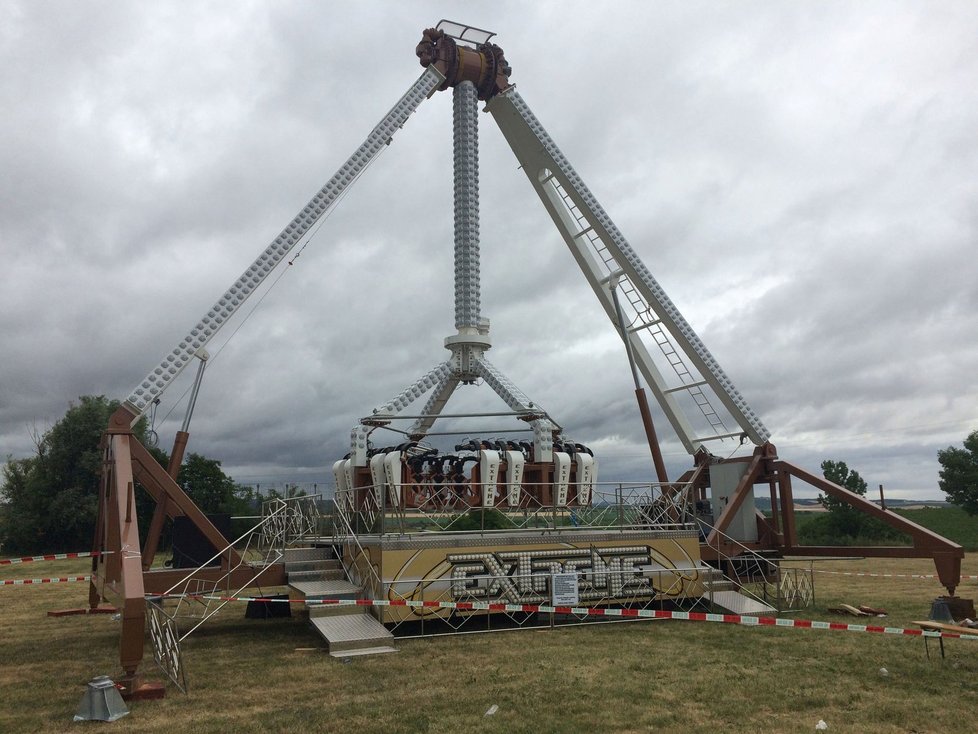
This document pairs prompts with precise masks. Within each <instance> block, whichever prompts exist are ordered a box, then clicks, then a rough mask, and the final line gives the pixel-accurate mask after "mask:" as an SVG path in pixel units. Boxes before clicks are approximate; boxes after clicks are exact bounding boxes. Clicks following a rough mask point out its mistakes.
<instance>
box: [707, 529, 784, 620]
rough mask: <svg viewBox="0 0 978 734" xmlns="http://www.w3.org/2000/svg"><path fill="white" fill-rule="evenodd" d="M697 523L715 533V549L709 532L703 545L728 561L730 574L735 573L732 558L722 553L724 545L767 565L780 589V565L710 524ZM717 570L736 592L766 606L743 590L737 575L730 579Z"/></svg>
mask: <svg viewBox="0 0 978 734" xmlns="http://www.w3.org/2000/svg"><path fill="white" fill-rule="evenodd" d="M697 522H698V523H699V524H700V525H701V526H705V528H706V529H707V530H708V531H711V530H712V531H715V532H716V534H717V544H716V546H715V547H714V546H712V545H710V543H709V538H710V532H707V533H706V534H705V535H706V538H705V539H704V541H703V543H704V544H705V545H706V547H707V548H710V549H711V550H715V551H716V553H717V556H718V557H720V558H721V559H722V560H724V561H728V567H729V568H730V569H731V571H732V572H734V573H735V574H736V572H735V571H733V569H734V566H733V561H734V556H730V555H728V554H727V553H725V552H724V551H723V548H722V546H724V545H728V546H729V545H733V546H736V547H738V548H739V549H740V551H741V552H740V553H739V554H738V555H739V556H740V555H745V554H746V555H748V556H750V557H751V560H753V561H755V562H757V561H761V562H763V563H765V564H767V565H768V566H769V567H770V568H771V569H773V571H774V574H775V578H777V579H778V588H779V589H780V587H781V566H780V564H777V563H774V562H773V561H772V560H771V559H770V558H765V557H764V556H762V555H760V554H759V553H757V552H756V551H755V550H753V549H752V548H748V547H747V546H746V545H744V544H743V543H741V542H740V541H739V540H737V539H736V538H733V537H731V536H729V535H727V534H726V533H724V532H723V531H722V530H717V529H716V528H715V527H714V526H713V525H711V524H710V523H708V522H706V521H705V520H702V519H699V518H697ZM721 536H722V538H723V540H724V541H726V542H723V543H721V540H720V538H721ZM717 570H718V571H719V572H720V575H721V576H722V577H723V578H724V579H726V580H727V581H730V582H732V583H734V584H736V586H737V590H738V591H739V592H740V593H742V594H745V595H747V596H750V597H752V598H753V599H754V600H755V601H758V602H761V603H762V604H767V602H766V601H765V600H764V599H761V598H760V597H759V596H757V594H755V593H753V592H752V591H750V590H748V589H746V588H744V583H743V581H742V580H741V579H740V576H739V574H736V575H737V578H730V577H729V576H727V574H725V573H723V571H720V570H719V569H717ZM711 596H712V595H711Z"/></svg>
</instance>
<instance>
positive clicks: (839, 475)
mask: <svg viewBox="0 0 978 734" xmlns="http://www.w3.org/2000/svg"><path fill="white" fill-rule="evenodd" d="M822 476H823V477H825V478H826V479H828V480H829V481H830V482H832V483H833V484H838V485H839V486H840V487H843V488H845V489H848V490H849V491H850V492H852V493H854V494H858V495H860V496H862V497H865V496H866V490H867V489H868V487H867V485H866V481H865V480H864V479H863V478H862V477H861V476H859V472H857V471H850V470H849V467H848V466H846V462H844V461H831V460H829V459H826V460H825V461H823V462H822ZM818 501H819V504H821V505H822V507H824V508H825V509H826V510H828V511H829V512H845V511H846V510H851V511H853V512H857V510H855V509H853V508H852V507H850V506H849V505H847V504H846V503H845V502H843V501H842V500H840V499H836V498H835V497H832V496H831V495H827V494H820V495H819V496H818ZM860 514H862V513H860Z"/></svg>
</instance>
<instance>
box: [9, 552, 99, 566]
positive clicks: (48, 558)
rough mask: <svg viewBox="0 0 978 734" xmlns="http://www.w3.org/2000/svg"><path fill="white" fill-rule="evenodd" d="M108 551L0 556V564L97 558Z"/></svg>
mask: <svg viewBox="0 0 978 734" xmlns="http://www.w3.org/2000/svg"><path fill="white" fill-rule="evenodd" d="M108 553H109V551H105V552H100V551H84V552H81V553H51V554H48V555H46V556H22V557H21V558H0V566H11V565H13V564H15V563H31V562H32V561H66V560H69V559H72V558H98V557H99V556H104V555H108Z"/></svg>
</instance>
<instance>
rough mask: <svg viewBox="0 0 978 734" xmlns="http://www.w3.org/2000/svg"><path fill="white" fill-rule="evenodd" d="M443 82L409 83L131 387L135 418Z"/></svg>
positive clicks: (437, 77)
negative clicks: (191, 325) (347, 154)
mask: <svg viewBox="0 0 978 734" xmlns="http://www.w3.org/2000/svg"><path fill="white" fill-rule="evenodd" d="M444 80H445V77H444V75H443V74H442V73H441V72H440V71H438V70H437V69H436V68H435V67H434V66H431V67H429V68H428V69H426V70H425V72H424V73H423V74H422V75H421V76H420V77H419V78H418V80H417V81H416V82H415V83H414V84H412V85H411V88H410V89H409V90H408V91H407V93H406V94H405V95H404V96H403V97H401V99H400V100H399V101H398V102H397V104H395V105H394V107H392V108H391V110H390V111H389V112H388V113H387V114H386V115H385V116H384V118H383V119H382V120H381V121H380V123H379V124H378V125H377V126H376V127H375V128H374V129H373V130H372V131H371V132H370V135H368V136H367V139H366V140H365V141H364V142H363V144H362V145H361V146H360V147H359V148H357V149H356V151H355V152H354V153H353V155H351V156H350V157H349V158H348V159H347V161H346V163H344V164H343V165H342V166H341V167H340V169H339V170H338V171H337V172H336V173H335V174H334V176H333V177H332V178H331V179H330V180H329V182H328V183H327V184H326V185H325V186H323V188H322V189H320V190H319V191H317V192H316V195H315V196H313V197H312V199H311V200H310V201H309V203H308V204H306V206H305V207H303V209H302V211H300V212H299V213H298V214H297V215H296V216H295V218H293V220H292V221H291V222H290V223H289V225H288V226H287V227H286V228H285V229H283V230H282V232H281V233H280V234H279V235H278V237H276V238H275V239H274V240H273V241H272V243H271V244H270V245H269V246H268V247H267V248H265V250H264V251H263V252H262V253H261V254H260V255H259V256H258V257H257V258H256V259H255V261H254V262H253V263H252V264H251V266H250V267H249V268H248V269H247V270H245V271H244V273H242V274H241V276H240V277H239V278H238V279H237V280H236V281H235V282H234V283H233V284H232V285H231V287H230V288H228V289H227V291H225V293H224V295H223V296H221V297H220V298H219V299H218V300H217V303H215V304H214V305H213V306H212V307H211V309H210V310H209V311H208V312H207V313H206V314H205V315H204V317H203V318H202V319H201V320H200V321H199V322H198V323H197V325H196V326H194V328H192V329H191V330H190V332H189V333H188V334H187V335H186V336H185V337H184V338H183V339H181V340H180V342H179V344H177V346H176V347H175V348H174V349H173V351H171V352H170V353H169V354H167V355H166V356H165V357H164V358H163V360H162V361H161V362H160V364H159V366H157V367H156V368H155V369H154V370H153V371H152V372H150V373H149V374H148V375H146V377H145V378H144V379H143V380H142V382H140V383H139V385H137V386H136V388H135V389H134V390H133V391H132V393H131V394H130V395H129V397H128V398H126V405H127V407H129V409H130V410H131V411H132V412H133V413H134V414H135V416H136V418H137V419H138V418H139V417H140V416H141V415H143V413H145V412H146V411H147V410H149V407H150V405H151V404H152V403H153V401H154V400H155V399H156V398H158V397H159V396H160V395H162V394H163V391H164V390H166V388H167V387H169V385H170V384H171V383H172V382H173V380H174V379H176V377H177V376H178V375H179V374H180V373H181V372H182V371H183V370H184V368H185V367H186V366H187V365H188V364H189V363H190V360H191V359H192V358H193V356H194V355H195V354H196V353H197V350H199V349H201V348H202V347H204V346H205V345H206V344H207V343H208V342H209V341H210V340H211V338H213V336H214V335H215V334H216V333H217V332H218V330H219V329H220V328H221V327H222V326H223V325H224V324H225V323H226V322H227V320H228V319H230V318H231V316H233V315H234V313H235V312H236V311H237V310H238V309H239V308H241V306H242V305H243V304H244V302H245V300H247V298H248V296H250V295H251V294H252V293H253V292H254V291H255V289H256V288H258V286H259V285H261V283H262V282H263V281H264V280H265V279H266V278H267V277H268V276H269V275H270V274H271V272H272V271H273V270H274V269H275V267H276V266H277V265H278V264H279V263H281V262H282V260H284V259H285V257H286V256H287V255H288V254H289V252H291V251H292V249H293V248H294V247H295V246H296V245H297V244H298V243H299V242H300V241H301V240H302V238H303V237H304V236H305V235H306V234H307V233H308V232H309V230H310V229H311V228H312V226H313V225H314V224H315V223H316V222H317V221H319V219H320V218H321V217H322V216H323V215H324V214H326V212H327V211H329V210H330V208H332V206H333V205H334V204H335V203H336V202H337V201H338V200H339V198H340V196H341V195H342V193H343V192H344V191H345V190H346V189H347V187H349V185H350V184H351V183H353V182H354V181H355V180H356V179H357V177H358V176H359V175H360V174H361V173H362V172H363V171H364V169H365V168H366V167H367V165H369V163H370V162H371V161H372V160H373V159H374V158H375V157H376V156H377V154H378V153H380V152H381V151H382V150H383V149H384V147H385V146H386V145H387V144H388V143H389V142H390V141H391V138H392V136H393V135H394V133H395V132H397V130H398V129H399V128H401V127H402V126H403V125H404V123H405V122H406V121H407V119H408V117H410V116H411V113H413V112H414V111H415V110H416V109H417V108H418V105H420V104H421V102H423V101H424V100H425V99H426V98H428V97H429V96H431V94H432V93H433V92H434V91H435V90H436V89H437V88H438V86H439V85H440V84H441V83H442V82H443V81H444Z"/></svg>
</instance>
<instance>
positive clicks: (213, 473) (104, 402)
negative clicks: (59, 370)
mask: <svg viewBox="0 0 978 734" xmlns="http://www.w3.org/2000/svg"><path fill="white" fill-rule="evenodd" d="M118 407H119V403H118V401H115V400H109V399H107V398H106V397H105V396H104V395H94V396H93V395H83V396H82V397H80V398H79V399H78V402H77V403H71V404H69V406H68V410H67V412H66V413H65V414H64V416H63V417H62V418H61V419H60V420H58V422H57V423H55V424H54V426H52V427H51V429H50V430H48V431H47V432H46V433H44V435H43V436H41V437H40V438H38V439H36V440H35V444H36V451H35V455H34V456H30V457H27V458H21V459H14V458H12V457H8V459H7V463H6V464H5V465H4V467H3V471H2V484H0V542H3V543H4V546H5V547H6V548H8V549H9V550H12V551H19V552H24V553H31V552H35V551H44V552H53V551H77V550H79V549H83V548H88V547H90V546H91V542H92V539H93V536H94V532H95V521H96V518H97V515H98V490H99V485H100V472H101V464H102V455H101V451H100V449H99V444H100V442H101V438H102V432H103V431H104V430H105V428H106V426H108V424H109V417H110V416H111V415H112V414H113V413H114V412H115V411H116V409H117V408H118ZM133 433H134V435H135V436H136V438H137V439H139V440H140V441H141V442H142V443H143V444H144V445H146V440H145V435H146V421H145V420H140V421H138V422H137V423H136V425H135V427H134V428H133ZM150 453H152V454H153V456H154V458H156V460H157V461H158V462H159V463H160V464H161V465H163V466H166V465H167V463H168V457H167V455H166V452H164V451H161V450H159V449H152V448H151V449H150ZM220 466H221V465H220V462H217V461H213V460H211V459H207V458H205V457H203V456H200V455H199V454H191V455H190V457H189V458H188V459H187V463H186V464H185V465H184V466H183V467H181V470H180V478H181V480H180V483H181V484H182V485H183V486H185V487H187V488H189V490H190V495H191V497H193V498H194V499H195V500H196V501H198V502H199V504H200V505H201V508H202V509H203V510H204V511H205V512H231V513H235V512H239V510H244V512H240V513H239V514H249V511H250V510H251V509H252V507H253V503H252V501H251V500H250V494H251V490H250V489H249V488H247V487H240V486H239V485H236V484H235V483H234V481H233V480H232V479H231V478H230V477H228V476H227V475H225V474H224V472H223V471H221V468H220ZM137 489H138V491H137V492H136V514H137V516H138V517H139V532H140V536H141V537H145V534H146V531H147V527H148V525H149V520H150V518H151V516H152V511H153V507H154V506H155V503H154V502H153V500H152V499H151V498H150V497H149V495H148V493H146V492H145V491H144V490H142V489H141V488H139V487H138V485H137Z"/></svg>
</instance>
